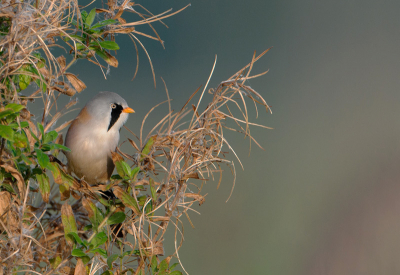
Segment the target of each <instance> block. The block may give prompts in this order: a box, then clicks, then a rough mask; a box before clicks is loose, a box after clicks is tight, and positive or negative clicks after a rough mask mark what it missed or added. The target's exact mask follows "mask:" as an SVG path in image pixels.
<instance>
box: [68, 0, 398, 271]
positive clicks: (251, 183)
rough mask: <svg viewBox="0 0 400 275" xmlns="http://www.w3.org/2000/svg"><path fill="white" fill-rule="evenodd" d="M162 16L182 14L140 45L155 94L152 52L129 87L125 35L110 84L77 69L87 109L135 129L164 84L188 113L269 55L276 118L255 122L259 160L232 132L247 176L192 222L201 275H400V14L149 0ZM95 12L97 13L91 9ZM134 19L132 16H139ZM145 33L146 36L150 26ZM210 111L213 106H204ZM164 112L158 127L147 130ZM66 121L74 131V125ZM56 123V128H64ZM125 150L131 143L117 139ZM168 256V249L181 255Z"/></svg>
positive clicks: (81, 65)
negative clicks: (109, 105) (94, 107)
mask: <svg viewBox="0 0 400 275" xmlns="http://www.w3.org/2000/svg"><path fill="white" fill-rule="evenodd" d="M137 3H139V4H142V5H143V6H145V7H146V8H147V9H149V10H150V11H152V13H154V14H158V13H161V12H163V11H165V10H167V9H169V8H173V9H174V11H176V10H178V9H180V8H182V7H184V6H185V5H187V4H189V3H191V6H190V7H189V8H187V9H186V10H185V11H183V12H182V13H179V14H177V15H175V16H173V17H170V18H168V19H166V20H164V22H165V23H166V24H167V25H168V27H169V28H166V27H165V26H163V25H162V24H154V27H155V28H156V30H157V32H158V33H159V35H160V36H161V38H162V39H163V40H164V41H165V49H163V48H162V46H161V45H160V43H159V42H157V41H153V40H150V39H147V38H144V37H139V39H140V40H141V41H142V43H143V44H144V45H145V46H146V48H147V50H148V52H149V54H150V56H151V59H152V61H153V65H154V70H155V73H156V80H157V88H154V84H153V80H152V74H151V69H150V66H149V63H148V61H147V58H146V55H145V53H144V52H143V50H141V49H139V57H140V67H139V73H138V75H137V77H136V79H135V80H134V81H131V78H132V77H133V75H134V71H135V66H136V51H135V48H134V46H133V43H132V42H131V41H130V39H129V38H127V37H123V36H122V35H121V36H118V37H117V39H116V41H117V43H118V44H120V46H121V50H119V51H118V56H117V57H118V59H119V67H118V68H117V69H115V68H112V69H111V71H110V73H109V75H108V76H107V80H106V79H104V77H103V75H102V73H101V71H100V69H99V68H98V67H96V66H95V65H93V64H91V63H88V62H86V63H85V62H78V63H77V64H76V65H74V66H73V67H71V69H70V70H71V71H72V72H74V73H76V74H78V75H79V78H80V79H82V80H83V81H84V82H85V84H86V85H87V86H88V88H87V89H86V90H85V91H84V92H82V93H81V94H80V95H78V98H79V100H80V103H79V105H78V107H79V108H81V107H83V105H84V104H85V103H86V101H87V100H89V99H90V98H91V97H92V96H93V95H94V94H96V93H97V92H98V91H104V90H108V91H114V92H117V93H119V94H120V95H122V96H123V97H124V98H125V99H126V100H127V101H128V103H129V105H130V106H131V107H132V108H133V109H135V111H136V113H135V114H133V115H131V116H130V118H129V120H128V123H127V126H128V127H129V128H131V129H133V130H134V131H135V132H137V133H138V131H139V129H140V122H141V121H142V119H143V117H144V116H145V114H146V113H147V112H148V111H149V110H150V108H151V107H153V106H154V105H155V104H156V103H159V102H161V101H164V100H166V93H165V89H164V86H163V83H162V81H161V77H162V78H163V79H164V80H165V82H166V85H167V87H168V91H169V93H170V97H171V98H172V99H173V102H172V107H173V109H175V110H178V109H180V108H181V106H182V104H184V102H185V101H186V100H187V99H188V97H189V96H190V95H191V94H192V93H193V92H194V91H195V90H196V89H197V88H198V87H199V86H200V85H204V84H205V83H206V81H207V78H208V76H209V74H210V72H211V69H212V65H213V62H214V58H215V55H217V56H218V61H217V65H216V69H215V72H214V75H213V77H212V80H211V82H210V85H209V87H210V88H211V87H216V86H217V85H218V84H219V83H220V82H221V81H224V80H226V79H227V78H228V77H230V76H231V75H232V74H234V73H235V72H237V71H238V70H239V69H241V68H242V67H243V66H245V65H246V64H247V63H249V62H250V61H251V58H252V55H253V52H254V51H257V53H261V52H262V51H264V50H265V49H267V48H269V47H271V46H273V47H274V48H273V49H272V50H271V51H270V52H268V53H267V55H266V56H265V57H264V58H262V59H261V60H260V61H258V62H257V64H256V65H255V67H254V71H253V72H254V73H260V72H263V71H265V70H266V69H270V71H269V73H268V74H267V75H265V76H263V77H261V78H258V79H253V80H251V81H249V83H248V84H249V85H250V86H251V87H252V88H254V89H255V90H257V91H258V92H259V93H260V94H261V95H262V96H263V97H264V98H265V99H266V100H267V102H268V104H270V105H271V106H272V111H273V114H272V115H271V114H266V113H265V112H263V113H260V116H259V118H258V119H257V118H256V117H255V113H254V112H253V115H252V118H253V122H256V123H261V124H264V125H267V126H270V127H273V128H274V130H265V129H256V128H254V129H253V131H252V134H253V136H254V137H255V138H256V139H257V140H258V141H259V142H260V144H261V145H262V146H263V147H264V148H265V151H262V150H258V149H257V148H256V146H254V144H253V146H252V151H251V154H250V156H249V154H248V152H249V143H248V140H247V139H246V140H245V141H243V137H242V136H241V135H238V134H235V133H228V135H227V139H228V140H229V141H230V143H231V145H232V146H233V147H234V148H236V152H237V153H238V155H239V157H240V158H241V160H242V162H243V164H244V168H245V169H244V171H242V170H241V169H240V166H239V164H238V163H236V167H237V181H236V186H235V189H234V191H233V195H232V197H231V198H230V200H229V201H228V202H227V203H226V202H225V201H226V199H227V198H228V196H229V194H230V190H231V188H232V176H231V175H230V171H229V169H226V171H225V174H224V180H223V182H222V184H221V187H220V188H219V189H218V190H217V189H216V185H217V183H216V182H209V183H208V184H207V186H206V187H205V189H204V192H205V193H208V195H207V197H206V202H205V203H204V204H203V205H202V206H198V205H196V206H195V207H194V208H195V209H196V210H198V211H200V212H201V215H197V214H195V213H192V214H191V219H192V221H193V223H194V225H195V228H194V229H193V228H191V226H190V224H189V222H188V221H187V220H186V218H183V220H184V225H185V242H184V244H183V247H182V249H181V250H180V257H181V260H182V263H183V264H184V267H185V269H186V270H187V271H188V272H189V273H190V274H192V275H197V274H273V275H277V274H283V275H292V274H293V275H295V274H296V275H298V274H304V275H306V274H307V275H310V274H311V275H312V274H338V275H339V274H340V275H344V274H399V272H400V261H399V260H398V259H399V256H400V233H399V232H400V214H399V213H400V200H399V198H400V169H399V165H400V142H399V137H400V123H399V119H398V118H399V109H400V92H399V88H400V77H399V71H400V55H399V50H398V49H399V45H400V33H399V32H400V17H399V10H400V2H399V1H397V0H384V1H372V0H336V1H324V0H318V1H317V0H304V1H295V0H279V1H278V0H268V1H265V0H253V1H238V0H231V1H222V0H213V1H211V0H201V1H200V0H192V1H191V2H189V1H188V0H185V1H183V0H170V1H165V0H164V1H161V0H148V1H138V2H137ZM89 8H90V7H89ZM132 16H133V15H132ZM137 30H138V31H142V32H147V33H150V31H149V29H148V27H146V26H143V27H138V28H137ZM205 100H207V98H206V99H205ZM166 111H167V106H165V107H161V108H160V109H158V111H157V112H155V113H154V115H153V116H151V117H150V119H149V121H148V124H147V128H146V129H147V130H149V129H150V128H151V126H152V125H153V124H154V123H155V122H156V121H157V120H158V119H160V118H161V117H162V116H163V115H164V114H165V113H166ZM77 113H78V111H75V112H73V113H70V114H69V115H68V116H67V117H65V120H66V119H68V118H72V117H74V116H76V115H77ZM60 123H61V121H60ZM126 137H130V135H129V133H128V132H127V131H126V130H124V129H123V130H122V132H121V140H123V139H124V138H126ZM170 245H171V247H169V248H166V249H173V243H172V242H171V243H170Z"/></svg>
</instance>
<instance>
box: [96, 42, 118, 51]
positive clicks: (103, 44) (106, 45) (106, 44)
mask: <svg viewBox="0 0 400 275" xmlns="http://www.w3.org/2000/svg"><path fill="white" fill-rule="evenodd" d="M100 46H101V47H102V48H103V49H107V50H119V46H118V44H117V43H115V42H114V41H101V42H100Z"/></svg>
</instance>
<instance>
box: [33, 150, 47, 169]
mask: <svg viewBox="0 0 400 275" xmlns="http://www.w3.org/2000/svg"><path fill="white" fill-rule="evenodd" d="M35 152H36V157H37V161H38V163H39V165H40V167H42V168H47V167H48V166H49V164H50V159H49V156H48V155H46V154H45V153H43V151H42V150H40V149H35Z"/></svg>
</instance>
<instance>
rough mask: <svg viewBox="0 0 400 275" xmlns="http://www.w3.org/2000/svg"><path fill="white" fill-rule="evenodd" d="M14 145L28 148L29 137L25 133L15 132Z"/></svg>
mask: <svg viewBox="0 0 400 275" xmlns="http://www.w3.org/2000/svg"><path fill="white" fill-rule="evenodd" d="M14 146H15V147H18V148H26V147H27V146H28V138H27V137H26V136H25V133H21V132H16V133H14Z"/></svg>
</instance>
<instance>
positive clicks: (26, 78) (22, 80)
mask: <svg viewBox="0 0 400 275" xmlns="http://www.w3.org/2000/svg"><path fill="white" fill-rule="evenodd" d="M31 81H32V77H31V76H30V75H26V74H20V75H19V83H18V85H19V88H20V89H21V90H25V89H26V88H28V86H29V84H31Z"/></svg>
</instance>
